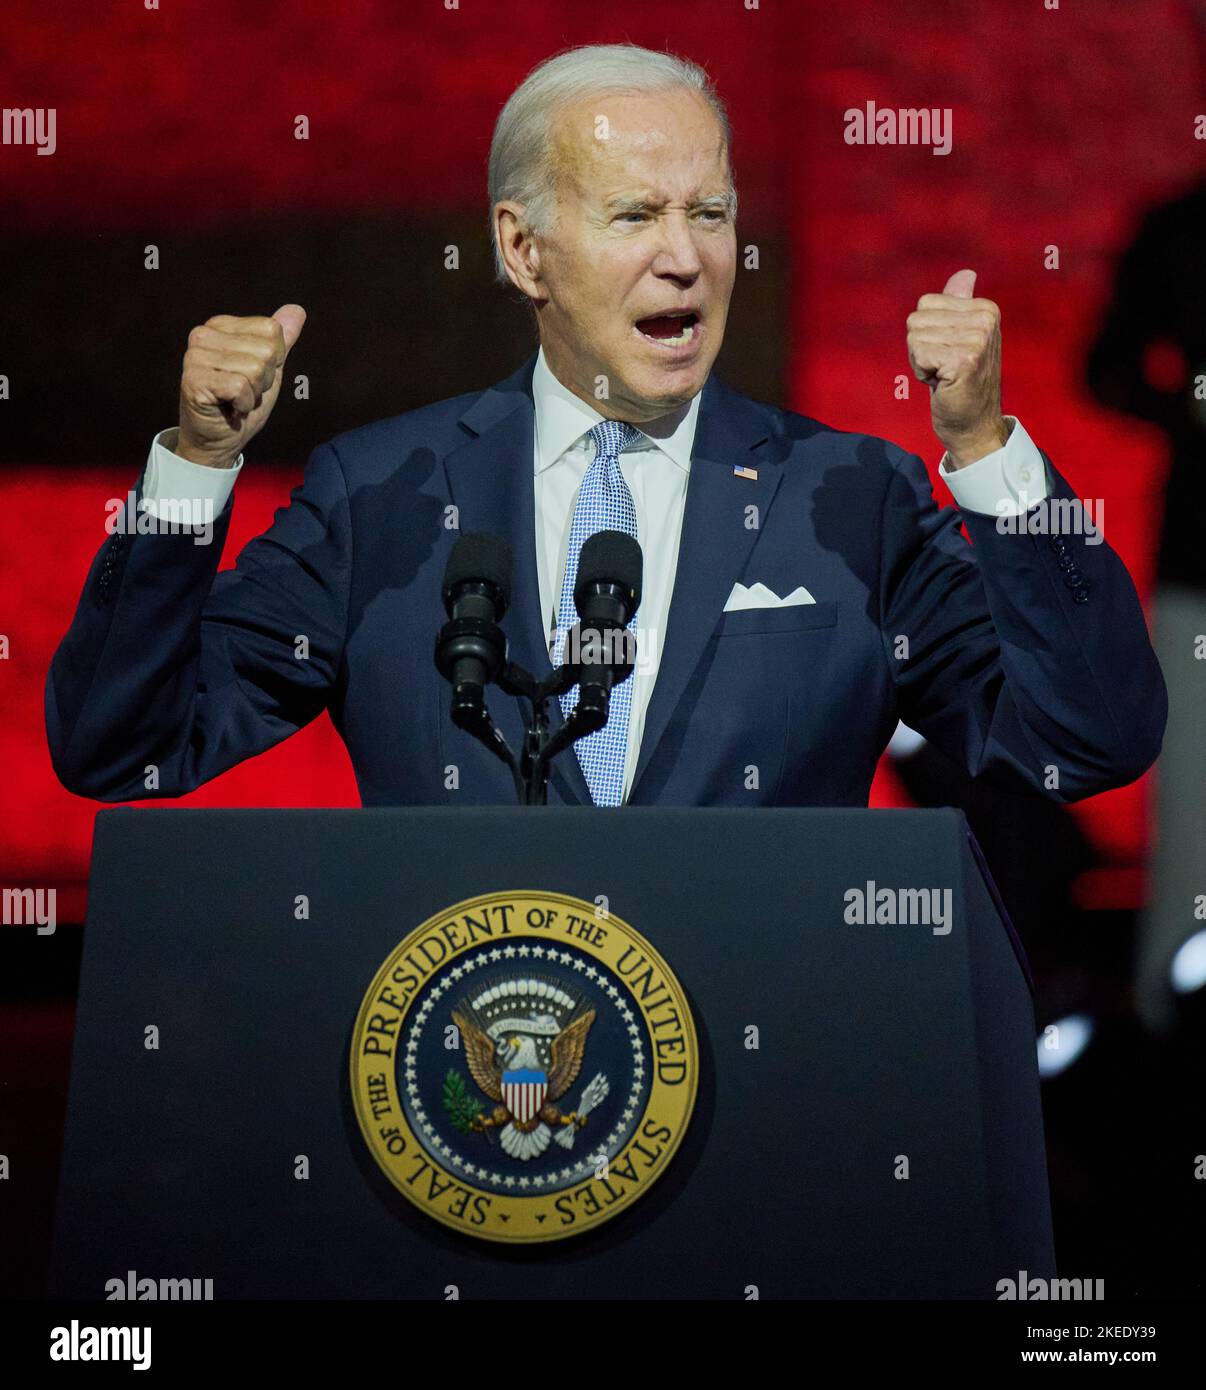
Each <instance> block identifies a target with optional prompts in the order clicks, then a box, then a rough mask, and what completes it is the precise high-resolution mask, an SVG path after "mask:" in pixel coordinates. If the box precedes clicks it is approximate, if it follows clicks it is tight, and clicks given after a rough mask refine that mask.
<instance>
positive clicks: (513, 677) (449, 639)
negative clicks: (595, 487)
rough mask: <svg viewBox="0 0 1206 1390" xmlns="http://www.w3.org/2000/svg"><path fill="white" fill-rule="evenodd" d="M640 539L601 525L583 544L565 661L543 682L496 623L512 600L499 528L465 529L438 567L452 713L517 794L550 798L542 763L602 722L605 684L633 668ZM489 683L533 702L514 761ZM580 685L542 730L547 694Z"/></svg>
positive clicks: (540, 801)
mask: <svg viewBox="0 0 1206 1390" xmlns="http://www.w3.org/2000/svg"><path fill="white" fill-rule="evenodd" d="M642 568H643V561H642V556H641V547H640V546H639V545H638V544H637V542H636V541H635V540H634V539H633V538H632V537H631V536H628V535H625V534H624V533H623V532H621V531H599V532H596V534H595V535H593V536H591V537H589V538H588V539H587V541H586V542H585V544H584V545H583V546H582V553H581V555H580V556H579V559H578V572H577V578H576V581H575V584H574V604H575V606H576V608H577V609H578V617H579V621H578V623H577V624H576V625H575V626H574V627H573V628H572V629H571V630H570V632H569V633H568V634H567V637H566V650H565V661H564V663H563V664H562V665H561V666H559V667H558V668H557V669H556V670H555V671H554V672H553V673H552V675H550V676H548V677H547V678H546V679H545V680H543V681H538V680H537V679H536V678H535V677H534V676H532V675H531V674H529V673H528V672H527V671H525V670H524V669H523V668H522V667H521V666H517V665H516V664H515V663H514V662H513V661H510V660H508V659H507V642H506V638H505V636H504V635H503V631H502V628H501V627H500V626H499V624H500V622H501V621H502V618H503V615H504V614H505V613H506V611H507V606H508V604H509V603H510V598H511V547H510V546H509V545H508V544H507V542H506V541H505V540H503V539H502V537H500V536H493V535H489V534H487V533H485V532H477V533H466V534H465V535H463V536H462V537H461V538H460V539H459V540H458V541H457V543H456V545H455V546H454V547H453V550H452V556H451V558H450V559H449V561H448V567H447V569H446V570H445V572H444V587H443V597H444V607H445V609H446V610H447V612H448V619H449V620H448V622H446V623H445V624H444V626H443V627H442V628H441V629H440V634H439V637H438V638H437V640H436V650H435V662H436V666H437V667H438V668H439V670H440V673H441V674H442V675H443V676H444V678H445V679H446V680H447V681H449V682H450V684H451V685H452V707H451V713H452V721H453V723H454V724H456V726H457V727H458V728H460V729H464V730H465V732H466V733H469V734H472V735H473V737H474V738H476V739H477V740H478V741H479V742H481V743H482V744H484V745H485V746H486V747H487V748H488V749H489V750H490V751H491V752H492V753H493V754H494V755H495V756H496V757H498V758H500V759H501V760H502V761H503V762H505V763H506V764H507V766H508V767H509V768H510V769H511V775H512V777H513V778H514V779H515V788H516V791H517V792H518V794H519V799H520V801H521V802H522V803H523V804H524V805H526V806H543V805H545V804H546V803H547V802H548V779H549V765H550V763H551V761H552V759H553V758H555V757H556V756H557V754H558V753H560V752H562V751H563V750H564V749H565V748H568V747H569V746H570V745H571V744H573V743H576V742H577V741H578V739H580V738H585V737H586V735H587V734H591V733H594V731H595V730H596V729H601V728H602V727H603V726H604V725H605V724H606V723H607V716H608V712H609V709H610V703H611V692H612V690H614V689H615V687H616V686H617V685H619V684H621V683H622V682H623V681H625V680H627V679H628V678H629V676H630V675H631V674H632V669H633V665H634V663H635V660H636V641H635V638H634V636H633V634H632V633H631V632H629V631H628V630H627V627H628V623H629V621H630V620H631V618H632V615H633V614H634V613H635V612H636V610H637V606H638V605H639V603H640V601H641V577H642ZM491 682H494V683H495V684H497V686H498V687H499V689H500V690H503V691H505V692H506V693H507V694H508V695H518V696H520V697H521V698H523V699H525V700H526V701H527V702H528V704H529V706H530V709H531V713H530V717H529V719H528V722H527V730H526V733H525V736H524V745H523V752H522V755H521V758H520V759H519V760H517V759H516V758H515V755H514V754H513V753H512V752H511V749H510V747H509V746H508V744H507V741H506V739H505V738H504V737H503V735H502V733H501V732H500V731H499V729H498V728H497V727H496V726H495V724H494V720H493V719H492V718H491V717H490V711H489V709H488V708H487V706H486V687H487V686H488V685H489V684H490V683H491ZM575 685H576V686H577V687H578V703H577V704H576V705H575V706H574V708H573V709H572V710H571V711H570V713H569V715H568V717H567V718H566V720H565V722H564V723H563V724H562V725H561V727H560V728H559V729H558V730H557V731H556V733H550V731H549V701H550V700H551V699H553V698H555V697H556V696H559V695H562V694H564V693H565V692H566V691H567V690H570V689H571V688H572V687H573V686H575Z"/></svg>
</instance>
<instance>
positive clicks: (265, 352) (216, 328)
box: [173, 304, 306, 468]
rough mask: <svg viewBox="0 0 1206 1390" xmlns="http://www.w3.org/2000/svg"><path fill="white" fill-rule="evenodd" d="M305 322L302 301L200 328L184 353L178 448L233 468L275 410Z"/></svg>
mask: <svg viewBox="0 0 1206 1390" xmlns="http://www.w3.org/2000/svg"><path fill="white" fill-rule="evenodd" d="M305 321H306V311H305V310H304V309H303V308H302V307H301V305H300V304H283V305H282V306H281V307H280V308H279V309H278V310H277V311H276V313H275V314H273V315H272V317H271V318H270V319H266V318H246V319H242V318H235V317H234V316H233V315H231V314H218V315H217V316H216V317H214V318H212V319H207V320H206V322H205V323H203V324H202V325H201V326H200V327H199V328H194V329H193V331H192V332H191V333H190V334H189V335H188V351H187V352H186V353H185V354H184V371H183V374H182V375H181V378H180V432H179V434H178V436H177V439H176V447H175V449H174V450H173V452H174V453H177V454H179V455H180V456H181V458H186V459H189V460H190V461H191V462H193V463H201V464H205V465H206V466H207V467H209V468H230V467H231V466H232V465H233V464H234V461H235V460H236V459H237V458H238V456H239V454H240V453H242V451H243V449H244V448H245V447H246V445H247V444H248V443H249V442H250V441H251V440H252V439H254V438H255V436H256V435H257V434H259V432H260V430H261V429H263V427H264V424H265V422H266V421H267V419H268V417H269V415H271V414H272V407H273V406H274V405H275V404H276V398H277V396H278V395H279V394H280V389H281V380H282V378H283V374H284V367H285V358H286V357H287V356H288V355H289V349H290V348H291V347H292V346H293V344H294V343H295V342H297V340H298V338H299V337H300V336H301V331H302V325H303V324H304V323H305Z"/></svg>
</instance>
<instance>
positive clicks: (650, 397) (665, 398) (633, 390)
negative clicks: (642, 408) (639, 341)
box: [627, 362, 712, 415]
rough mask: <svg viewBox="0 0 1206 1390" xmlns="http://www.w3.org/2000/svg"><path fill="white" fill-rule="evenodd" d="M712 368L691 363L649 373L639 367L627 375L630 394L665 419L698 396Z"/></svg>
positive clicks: (647, 368) (646, 369)
mask: <svg viewBox="0 0 1206 1390" xmlns="http://www.w3.org/2000/svg"><path fill="white" fill-rule="evenodd" d="M711 365H712V364H711V362H708V363H707V364H704V363H700V362H692V363H691V364H690V365H689V366H688V365H686V364H684V365H683V366H681V367H677V368H675V367H670V366H666V367H661V368H654V369H650V368H649V367H648V366H646V365H644V364H642V365H641V366H639V367H637V368H636V369H635V370H634V371H632V372H631V373H629V374H628V382H627V384H628V388H629V394H630V395H631V396H632V397H633V398H634V399H636V400H638V401H642V402H644V403H645V404H647V405H649V406H651V407H656V408H657V411H658V414H659V415H665V414H667V413H668V412H669V411H671V410H674V409H676V408H677V407H678V406H680V405H685V404H686V403H687V402H688V401H689V400H691V398H692V397H693V396H696V395H698V394H699V392H700V391H701V390H702V389H703V384H704V382H705V381H706V380H707V379H708V371H709V369H710V368H711Z"/></svg>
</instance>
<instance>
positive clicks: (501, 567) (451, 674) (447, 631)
mask: <svg viewBox="0 0 1206 1390" xmlns="http://www.w3.org/2000/svg"><path fill="white" fill-rule="evenodd" d="M442 593H443V599H444V609H445V611H446V612H447V614H448V622H446V623H445V624H444V626H443V627H442V628H441V629H440V633H439V636H438V637H437V638H436V650H435V663H436V666H437V667H438V668H439V671H440V674H441V675H442V676H443V677H444V679H445V680H447V681H449V682H450V684H451V685H452V709H451V713H452V722H453V723H454V724H455V725H456V726H457V728H459V729H464V730H465V732H466V733H468V734H472V735H473V737H474V738H476V739H477V740H478V741H479V742H480V743H482V744H484V745H485V746H486V747H487V748H488V749H489V750H490V751H491V752H492V753H493V754H494V755H495V756H496V757H498V758H501V759H502V761H503V762H505V763H506V764H507V766H508V767H509V768H510V769H511V774H512V776H513V777H514V778H515V787H516V790H517V791H518V792H519V794H520V796H521V798H522V796H523V783H522V780H521V779H520V775H519V768H518V765H517V763H516V761H515V756H514V754H513V753H512V752H511V750H510V748H509V747H508V746H507V741H506V739H505V738H503V736H502V734H501V732H500V731H499V730H498V729H497V728H496V727H495V724H494V720H493V719H492V718H491V717H490V711H489V709H488V708H487V707H486V686H487V685H488V684H489V683H490V682H491V681H493V680H497V678H498V676H499V673H500V672H501V671H502V669H503V665H504V663H505V661H506V658H507V639H506V637H505V636H504V635H503V630H502V628H501V627H499V623H500V622H501V621H502V617H503V614H504V613H506V611H507V607H508V605H509V604H510V602H511V547H510V545H509V544H508V543H507V542H506V541H505V540H504V539H503V538H502V537H501V536H493V535H490V534H489V533H488V532H485V531H479V532H466V533H465V534H464V535H463V536H461V537H460V538H459V539H458V541H457V543H456V545H454V546H453V548H452V554H451V556H450V557H449V559H448V565H447V568H446V569H445V571H444V587H443V591H442Z"/></svg>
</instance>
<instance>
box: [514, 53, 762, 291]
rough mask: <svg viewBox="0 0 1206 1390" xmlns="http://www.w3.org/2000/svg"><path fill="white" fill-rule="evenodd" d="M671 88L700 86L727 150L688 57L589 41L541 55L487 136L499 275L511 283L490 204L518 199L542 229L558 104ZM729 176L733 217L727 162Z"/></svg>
mask: <svg viewBox="0 0 1206 1390" xmlns="http://www.w3.org/2000/svg"><path fill="white" fill-rule="evenodd" d="M673 88H687V89H688V90H690V91H695V92H699V93H700V95H701V96H702V97H703V98H704V99H705V100H706V101H707V103H708V105H709V106H710V107H711V108H712V111H713V112H714V113H715V115H716V118H717V120H718V121H719V122H720V129H721V135H722V138H723V141H724V148H725V153H726V155H727V154H728V151H729V144H730V139H731V132H730V129H729V118H728V114H727V112H726V111H725V109H724V104H723V102H722V101H721V100H720V97H719V96H718V95H717V94H716V89H715V87H714V86H713V85H712V81H711V79H710V78H709V77H708V75H707V73H706V72H704V70H703V69H702V68H701V67H699V66H698V65H697V64H695V63H692V62H691V61H690V60H689V59H686V58H678V57H675V55H674V54H672V53H659V52H656V51H654V50H653V49H650V48H639V47H638V46H637V45H636V44H631V43H608V44H590V45H587V46H585V47H582V48H571V49H569V50H568V51H567V52H565V53H558V54H557V55H556V56H555V57H553V58H547V59H545V61H544V62H543V63H540V64H539V65H538V66H537V67H534V68H533V69H532V71H531V72H530V73H528V75H527V77H525V78H524V80H523V81H522V82H521V83H520V85H519V86H518V87H516V89H515V90H514V91H513V92H512V93H511V95H510V97H509V98H508V100H507V104H506V105H505V106H504V107H503V109H502V111H501V112H500V113H499V117H498V120H497V122H496V123H495V126H494V138H493V140H491V142H490V164H489V177H488V186H489V193H490V239H491V242H492V243H493V246H494V272H495V276H496V278H497V279H498V280H500V281H502V283H503V284H509V283H510V279H509V277H508V275H507V271H506V266H505V265H504V263H503V258H502V250H501V248H500V247H499V244H498V237H497V234H496V232H495V228H494V208H495V205H496V204H498V203H500V202H516V203H522V204H523V206H524V224H525V226H526V228H527V230H528V231H529V232H535V233H537V234H540V233H544V232H547V230H548V228H549V226H550V224H551V220H552V216H553V212H554V206H555V203H556V196H557V190H556V186H555V170H554V169H553V167H552V138H551V137H552V131H553V118H554V116H555V114H556V112H557V111H558V109H559V108H561V107H562V106H565V105H566V104H568V103H569V102H572V101H578V100H580V99H582V98H584V97H589V96H599V95H602V94H603V93H605V92H617V91H623V92H663V91H666V90H668V89H673ZM729 176H730V184H729V195H728V196H729V214H730V216H732V217H735V216H736V214H737V192H736V189H735V188H734V187H733V186H732V165H731V161H730V170H729Z"/></svg>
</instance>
